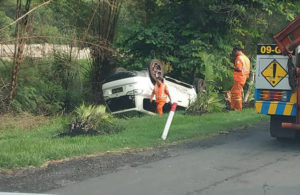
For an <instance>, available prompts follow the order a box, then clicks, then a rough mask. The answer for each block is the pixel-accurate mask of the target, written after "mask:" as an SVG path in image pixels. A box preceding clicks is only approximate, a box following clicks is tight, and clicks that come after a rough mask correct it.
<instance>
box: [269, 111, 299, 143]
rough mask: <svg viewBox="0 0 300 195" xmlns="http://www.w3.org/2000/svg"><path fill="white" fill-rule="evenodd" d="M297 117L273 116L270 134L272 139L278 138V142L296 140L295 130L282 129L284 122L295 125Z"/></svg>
mask: <svg viewBox="0 0 300 195" xmlns="http://www.w3.org/2000/svg"><path fill="white" fill-rule="evenodd" d="M295 121H296V117H292V116H277V115H272V116H271V119H270V134H271V136H272V137H276V138H277V139H278V140H282V139H286V138H289V139H294V138H296V131H295V130H293V129H284V128H282V127H281V123H282V122H291V123H294V122H295Z"/></svg>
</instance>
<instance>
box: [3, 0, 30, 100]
mask: <svg viewBox="0 0 300 195" xmlns="http://www.w3.org/2000/svg"><path fill="white" fill-rule="evenodd" d="M30 3H31V0H27V1H26V5H25V10H24V11H25V14H26V13H27V12H28V11H29V9H30ZM21 15H22V1H21V0H17V15H16V19H18V18H19V17H21ZM28 21H29V16H28V15H27V16H25V17H24V18H23V19H22V20H21V24H20V23H19V22H17V23H16V31H15V37H16V42H15V51H14V61H13V64H14V65H13V70H12V79H11V90H10V93H9V97H8V101H9V103H10V102H11V101H12V100H13V99H14V96H15V93H16V90H17V85H18V75H19V70H20V67H21V63H22V60H23V53H24V47H25V43H26V38H24V37H25V34H26V32H27V27H28Z"/></svg>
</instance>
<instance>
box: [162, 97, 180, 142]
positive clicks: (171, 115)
mask: <svg viewBox="0 0 300 195" xmlns="http://www.w3.org/2000/svg"><path fill="white" fill-rule="evenodd" d="M176 107H177V103H173V104H172V107H171V111H170V113H169V116H168V120H167V122H166V125H165V129H164V132H163V134H162V136H161V138H162V139H163V140H166V139H167V136H168V132H169V129H170V126H171V123H172V120H173V116H174V113H175V111H176Z"/></svg>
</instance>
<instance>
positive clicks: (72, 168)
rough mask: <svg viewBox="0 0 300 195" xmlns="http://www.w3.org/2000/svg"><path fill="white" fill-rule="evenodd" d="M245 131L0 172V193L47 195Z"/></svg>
mask: <svg viewBox="0 0 300 195" xmlns="http://www.w3.org/2000/svg"><path fill="white" fill-rule="evenodd" d="M253 129H254V128H252V129H251V131H249V130H248V128H244V129H240V130H238V131H233V132H230V131H229V132H227V131H226V132H224V133H222V134H220V135H218V136H215V137H213V138H210V139H206V140H202V141H193V142H189V143H184V144H179V145H172V146H167V147H161V148H150V149H143V150H140V151H131V152H125V153H109V152H108V153H106V154H103V155H98V156H89V157H82V158H75V159H71V160H67V161H55V162H50V163H48V164H46V165H44V166H42V167H40V168H25V169H13V170H9V171H2V172H0V191H4V192H46V191H49V190H52V189H57V188H61V187H63V186H66V185H68V184H71V183H77V182H80V181H83V180H85V179H88V178H93V177H99V176H101V175H106V174H109V173H112V172H117V171H119V170H122V169H125V168H126V167H136V166H140V165H143V164H147V163H150V162H154V161H158V160H161V159H165V158H169V157H172V156H177V155H180V154H181V153H182V152H184V151H185V150H187V149H191V148H201V149H203V148H208V147H213V146H215V145H220V144H223V143H226V142H228V141H231V140H236V139H242V138H244V137H246V136H248V135H249V134H250V133H251V132H253Z"/></svg>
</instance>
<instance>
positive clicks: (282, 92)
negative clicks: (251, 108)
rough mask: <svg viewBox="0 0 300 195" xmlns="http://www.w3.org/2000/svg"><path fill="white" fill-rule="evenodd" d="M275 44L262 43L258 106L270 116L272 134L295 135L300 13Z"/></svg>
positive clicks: (299, 117) (299, 118) (299, 112)
mask: <svg viewBox="0 0 300 195" xmlns="http://www.w3.org/2000/svg"><path fill="white" fill-rule="evenodd" d="M274 39H275V41H276V44H259V45H258V47H257V60H256V73H255V75H256V83H255V107H256V111H257V113H261V114H267V115H270V116H271V117H270V134H271V136H272V137H275V138H278V139H281V138H295V137H296V135H297V132H298V131H297V130H300V46H299V45H300V16H298V17H297V18H296V19H295V20H294V21H292V22H291V23H290V24H288V25H287V26H286V27H284V28H283V29H282V30H281V31H280V32H279V33H277V34H275V35H274Z"/></svg>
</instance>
